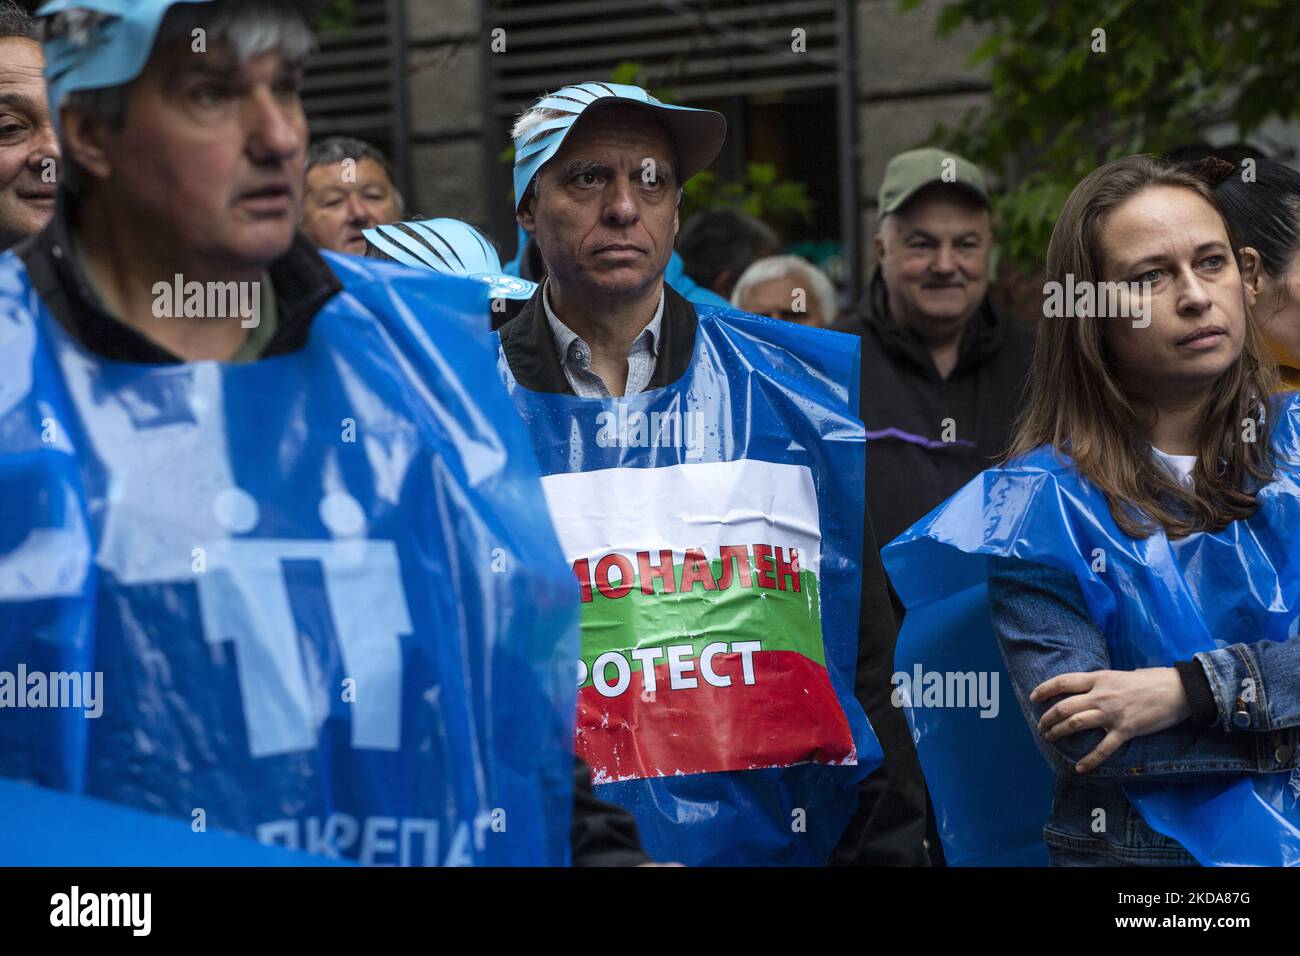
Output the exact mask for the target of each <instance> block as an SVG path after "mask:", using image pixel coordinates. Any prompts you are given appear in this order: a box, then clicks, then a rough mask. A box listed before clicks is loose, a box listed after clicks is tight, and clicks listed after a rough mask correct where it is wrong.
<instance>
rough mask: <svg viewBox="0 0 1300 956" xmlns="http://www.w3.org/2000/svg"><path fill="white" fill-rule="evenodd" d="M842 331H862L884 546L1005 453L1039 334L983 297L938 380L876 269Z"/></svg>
mask: <svg viewBox="0 0 1300 956" xmlns="http://www.w3.org/2000/svg"><path fill="white" fill-rule="evenodd" d="M836 328H838V329H840V330H841V331H844V332H855V333H857V334H858V335H860V336H861V337H862V421H863V423H864V424H865V425H866V426H867V441H868V445H867V509H868V511H870V513H871V521H872V523H873V524H874V525H875V529H876V534H877V535H878V540H879V542H880V544H881V546H882V547H883V546H884V545H886V544H888V543H889V542H890V541H892V540H893V539H894V538H896V537H898V536H899V535H900V534H902V533H903V532H904V531H906V530H907V529H908V528H910V527H911V526H912V525H913V524H914V523H916V522H917V521H918V520H920V519H921V518H923V517H925V516H926V515H927V514H929V513H930V512H931V511H932V510H934V509H935V508H936V507H938V506H939V505H940V504H942V503H943V502H944V501H945V500H947V498H948V497H949V496H950V495H952V493H953V492H955V491H956V490H957V489H958V488H960V487H961V486H962V485H964V484H966V482H968V481H970V480H971V479H972V478H974V477H975V476H976V475H978V474H979V473H980V472H981V471H983V470H984V469H985V468H988V467H990V466H991V465H993V464H994V462H995V460H996V459H997V458H998V456H1000V455H1001V454H1002V453H1003V452H1004V451H1006V448H1007V445H1008V444H1009V442H1010V438H1011V427H1012V422H1013V420H1014V418H1015V415H1016V413H1017V412H1018V411H1019V409H1020V404H1021V389H1022V388H1023V385H1024V380H1025V377H1026V375H1027V373H1028V371H1029V357H1030V354H1031V352H1032V350H1033V332H1032V330H1031V329H1029V328H1028V327H1027V326H1024V325H1021V324H1020V323H1018V322H1016V321H1014V320H1012V319H1009V318H1005V317H1003V316H999V315H998V314H997V312H996V311H994V309H993V306H992V304H991V303H990V302H989V300H988V298H987V297H986V298H985V299H984V301H983V302H982V303H981V304H980V307H979V310H978V311H977V312H976V313H975V314H974V315H973V316H972V317H971V318H970V321H968V322H967V323H966V330H965V332H964V333H963V335H962V340H961V345H960V347H959V351H958V355H957V364H956V365H955V366H954V367H953V370H952V372H951V374H949V376H948V377H947V378H946V379H944V378H940V377H939V373H938V371H937V370H936V369H935V367H934V361H933V359H931V358H930V351H929V349H928V348H927V347H926V344H925V342H924V341H923V340H922V339H921V338H920V337H919V336H918V335H916V334H915V333H913V332H910V331H908V330H907V329H903V328H900V327H899V326H898V325H897V324H896V323H895V322H894V320H893V319H892V318H891V317H890V314H889V303H888V299H887V296H886V293H885V283H884V281H883V280H882V279H881V278H880V273H879V271H877V272H876V274H875V275H874V276H872V279H871V288H870V289H869V290H868V292H867V295H866V298H865V299H864V300H863V302H862V305H861V306H859V308H858V309H857V310H856V311H855V312H852V313H850V314H849V315H847V316H845V317H844V318H843V319H841V320H840V322H839V323H837V324H836ZM946 419H951V424H952V428H951V430H950V432H949V434H947V435H945V425H946V424H947V423H946V422H945V420H946ZM945 439H952V440H945Z"/></svg>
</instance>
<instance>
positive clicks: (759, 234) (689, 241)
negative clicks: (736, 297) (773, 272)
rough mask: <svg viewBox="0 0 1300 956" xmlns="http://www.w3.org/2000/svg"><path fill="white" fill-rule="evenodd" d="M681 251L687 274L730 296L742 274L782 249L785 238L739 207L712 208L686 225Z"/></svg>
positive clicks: (713, 289)
mask: <svg viewBox="0 0 1300 956" xmlns="http://www.w3.org/2000/svg"><path fill="white" fill-rule="evenodd" d="M677 251H678V252H679V253H680V254H681V257H682V261H683V265H684V268H685V273H686V275H688V276H690V278H691V279H693V280H695V281H696V282H697V283H699V284H700V285H701V286H703V287H704V288H706V289H709V290H710V291H712V292H715V293H717V294H718V295H720V296H721V297H722V298H723V299H730V298H731V292H732V290H733V289H734V288H735V287H736V280H737V279H739V278H740V274H741V273H742V272H744V271H745V270H746V269H747V268H749V264H750V263H751V262H753V261H754V260H755V259H762V258H765V257H766V256H774V255H776V254H777V253H778V252H780V251H781V240H780V239H779V238H778V237H777V234H776V233H775V232H773V231H772V229H771V228H770V227H768V226H767V225H765V224H764V223H762V222H759V220H757V219H755V218H754V217H753V216H751V215H749V214H748V213H744V212H741V211H740V210H739V209H710V210H709V211H708V212H701V213H697V214H696V215H694V216H692V217H691V218H690V220H688V221H687V222H686V224H685V225H684V226H682V231H681V234H680V235H679V236H678V237H677Z"/></svg>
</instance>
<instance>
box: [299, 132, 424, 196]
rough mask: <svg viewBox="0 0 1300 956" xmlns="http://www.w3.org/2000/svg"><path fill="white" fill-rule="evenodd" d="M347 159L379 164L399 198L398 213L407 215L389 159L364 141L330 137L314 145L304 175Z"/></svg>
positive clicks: (308, 151)
mask: <svg viewBox="0 0 1300 956" xmlns="http://www.w3.org/2000/svg"><path fill="white" fill-rule="evenodd" d="M345 159H351V160H355V161H356V162H358V163H359V162H361V160H363V159H371V160H374V161H375V162H376V163H378V164H379V165H380V166H381V167H382V168H383V170H384V175H385V176H387V177H388V182H389V184H390V185H391V186H392V187H393V194H394V195H395V196H396V197H397V211H398V212H399V213H402V214H405V212H406V200H405V199H404V198H403V197H402V190H401V189H399V188H398V186H397V176H396V175H395V174H394V173H393V167H392V166H391V165H390V164H389V162H388V157H386V156H385V155H384V154H383V153H381V152H380V151H379V150H378V149H376V148H375V147H373V146H371V145H370V144H369V143H367V142H366V141H365V140H363V139H356V138H355V137H352V136H329V137H326V138H325V139H323V140H321V141H320V142H319V143H314V144H312V147H311V149H309V150H307V168H306V169H305V170H304V174H306V173H309V172H311V171H312V170H313V169H315V168H316V167H317V166H332V165H333V164H334V163H341V162H343V161H344V160H345Z"/></svg>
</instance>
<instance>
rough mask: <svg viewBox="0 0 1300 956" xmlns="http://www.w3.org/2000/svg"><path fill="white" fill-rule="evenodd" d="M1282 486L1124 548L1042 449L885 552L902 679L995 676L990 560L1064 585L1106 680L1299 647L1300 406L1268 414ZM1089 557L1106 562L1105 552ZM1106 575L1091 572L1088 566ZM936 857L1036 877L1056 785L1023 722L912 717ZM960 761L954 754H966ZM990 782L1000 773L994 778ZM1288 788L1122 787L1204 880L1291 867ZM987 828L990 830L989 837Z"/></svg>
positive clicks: (1253, 780)
mask: <svg viewBox="0 0 1300 956" xmlns="http://www.w3.org/2000/svg"><path fill="white" fill-rule="evenodd" d="M1270 414H1272V415H1274V416H1275V424H1274V429H1273V439H1272V440H1273V443H1274V447H1275V448H1276V450H1277V452H1278V454H1279V457H1280V462H1279V467H1278V471H1277V477H1276V480H1274V481H1273V482H1271V483H1270V484H1268V485H1267V486H1266V487H1265V488H1264V489H1263V490H1262V491H1261V492H1260V494H1259V502H1260V507H1259V510H1258V512H1257V513H1256V514H1255V515H1253V516H1252V517H1251V518H1249V519H1247V520H1244V521H1237V522H1234V523H1233V524H1231V525H1229V526H1228V527H1227V528H1225V529H1224V530H1223V531H1221V532H1218V533H1214V534H1210V533H1198V534H1192V535H1189V536H1187V537H1186V538H1182V539H1180V540H1177V541H1171V540H1169V539H1168V538H1167V537H1166V536H1165V535H1164V534H1163V533H1157V534H1155V535H1152V536H1151V537H1149V538H1146V539H1143V540H1135V539H1133V538H1130V537H1128V536H1127V535H1125V534H1124V533H1123V532H1121V531H1120V529H1119V528H1118V526H1117V525H1116V524H1115V523H1114V521H1113V519H1112V518H1111V516H1110V512H1109V509H1108V508H1107V504H1106V500H1105V498H1104V496H1103V495H1102V494H1101V493H1100V492H1099V491H1098V490H1097V489H1096V488H1095V487H1094V486H1092V485H1091V484H1089V483H1088V482H1086V481H1084V480H1082V479H1081V478H1080V477H1079V475H1078V473H1077V472H1076V471H1075V470H1074V469H1073V467H1072V466H1070V465H1069V464H1068V463H1067V462H1064V461H1061V460H1059V459H1057V458H1055V457H1054V456H1053V454H1052V453H1051V451H1050V450H1049V449H1039V450H1037V451H1035V452H1032V453H1030V454H1029V455H1027V456H1025V457H1023V458H1020V459H1018V460H1016V461H1015V462H1011V463H1009V464H1008V465H1007V466H1005V467H1003V468H993V469H989V470H988V471H985V472H984V473H983V474H981V475H979V476H977V477H976V478H975V479H973V480H972V481H971V482H970V483H969V484H967V485H966V486H965V487H964V488H962V489H961V490H960V491H958V492H957V493H956V494H955V495H953V497H952V498H950V499H949V500H948V501H947V502H946V503H944V504H943V505H941V506H940V507H939V508H937V509H936V510H935V511H933V512H931V514H929V515H928V516H926V517H925V518H923V519H922V520H921V521H919V522H918V523H917V524H916V525H914V526H913V527H912V528H910V529H909V530H908V531H906V532H905V533H904V534H902V535H900V536H899V538H897V539H896V540H895V541H894V542H892V543H891V544H889V545H888V546H887V547H886V548H885V551H884V560H885V566H886V569H887V570H888V571H889V574H890V578H891V580H892V581H893V583H894V587H895V589H896V590H897V591H898V593H899V596H900V597H901V598H902V599H903V601H904V603H905V604H906V605H907V607H908V615H907V619H906V621H905V623H904V627H903V633H902V634H901V635H900V639H899V647H898V651H897V654H896V668H897V670H898V671H902V672H907V673H911V672H912V670H913V668H914V667H915V666H916V665H917V664H918V663H920V664H921V665H922V666H923V667H924V668H925V669H926V670H932V669H933V670H945V669H950V670H979V669H989V668H993V667H996V668H997V671H996V672H997V674H998V677H999V680H1000V681H1001V684H1002V686H1003V687H1005V688H1010V686H1011V685H1010V682H1009V680H1008V678H1007V675H1006V673H1005V672H1004V671H1003V670H1002V668H1001V666H1000V663H999V662H998V654H997V650H996V645H995V643H994V641H995V638H994V636H993V633H992V628H991V626H990V623H989V620H988V613H987V610H983V611H981V610H980V602H981V601H982V600H983V593H982V589H983V586H984V581H985V565H986V563H987V559H988V557H989V556H993V555H1000V556H1012V557H1017V558H1022V559H1024V560H1027V561H1034V562H1037V563H1040V564H1044V565H1047V566H1050V567H1053V568H1057V569H1059V570H1064V571H1068V572H1070V573H1072V574H1074V575H1075V577H1076V578H1077V580H1078V581H1079V584H1080V587H1081V589H1082V591H1083V595H1084V598H1085V600H1086V602H1087V606H1088V609H1089V611H1090V613H1091V614H1092V617H1093V620H1094V621H1095V622H1096V623H1097V624H1098V626H1099V627H1100V628H1101V630H1102V632H1103V633H1104V634H1105V636H1106V641H1107V645H1108V649H1109V652H1110V656H1111V662H1112V666H1114V667H1115V668H1117V669H1122V670H1131V669H1136V668H1140V667H1161V666H1170V665H1171V664H1173V662H1174V661H1177V660H1187V659H1189V658H1191V657H1192V655H1194V654H1195V653H1197V652H1200V651H1209V650H1214V649H1216V648H1223V647H1227V646H1230V645H1232V644H1238V643H1251V642H1254V641H1261V640H1269V641H1283V640H1287V639H1290V638H1294V637H1295V622H1296V620H1297V618H1300V544H1298V539H1297V537H1296V532H1297V529H1300V396H1294V395H1292V396H1289V397H1285V398H1279V399H1276V400H1275V401H1274V403H1273V405H1272V407H1271V409H1270ZM1098 549H1099V550H1098ZM1097 554H1103V555H1104V556H1105V560H1106V563H1105V568H1104V571H1102V570H1100V565H1097V567H1098V570H1094V563H1095V561H1096V555H1097ZM909 719H910V720H911V721H912V722H913V726H914V734H915V737H916V742H917V749H918V751H919V753H920V755H921V761H922V765H923V767H924V769H925V771H926V778H927V782H928V783H929V786H930V792H931V796H932V798H933V800H934V802H935V809H936V814H937V817H938V819H939V823H940V830H941V836H942V838H943V842H944V850H945V853H946V854H947V855H948V859H949V861H950V862H952V863H954V864H956V865H979V864H1003V865H1014V864H1021V863H1039V862H1042V863H1045V862H1046V856H1045V853H1043V854H1042V855H1041V856H1040V855H1039V854H1040V852H1041V851H1040V849H1039V848H1040V847H1041V841H1042V837H1041V829H1042V826H1043V825H1044V824H1045V823H1046V822H1047V820H1048V818H1049V816H1050V813H1051V790H1050V783H1051V773H1050V771H1049V770H1048V768H1047V765H1046V764H1045V762H1044V761H1043V759H1042V757H1041V755H1039V754H1038V751H1037V749H1036V747H1035V744H1034V742H1033V738H1032V735H1031V734H1030V730H1029V728H1028V726H1027V725H1026V724H1025V722H1024V719H1023V716H1022V715H1021V714H1020V713H1019V710H1018V708H1010V707H1004V708H1002V713H1001V714H1000V715H999V716H998V718H997V719H996V720H981V719H978V718H977V717H975V716H974V715H972V713H971V712H969V711H965V712H963V711H962V710H959V709H956V708H940V709H927V708H924V707H921V708H914V709H910V711H909ZM963 754H964V757H963V756H960V755H963ZM991 767H996V768H997V772H996V773H992V772H989V768H991ZM1290 777H1291V775H1290V774H1287V773H1272V774H1263V773H1261V774H1250V775H1246V774H1238V775H1225V776H1224V777H1222V778H1218V779H1215V780H1211V781H1207V782H1198V783H1195V784H1185V783H1168V784H1144V785H1142V786H1141V787H1138V786H1130V787H1126V793H1127V795H1128V797H1129V799H1130V800H1132V801H1133V803H1134V804H1135V805H1136V806H1137V808H1138V810H1139V811H1140V812H1141V813H1142V816H1143V818H1144V819H1145V820H1146V821H1147V823H1148V824H1150V825H1151V826H1152V827H1153V828H1154V829H1156V830H1157V831H1159V832H1161V833H1164V834H1166V835H1168V836H1171V837H1173V838H1175V839H1176V840H1178V841H1179V842H1180V843H1182V844H1183V845H1184V846H1185V847H1186V848H1187V849H1188V851H1189V852H1190V853H1191V854H1192V855H1193V856H1195V857H1196V859H1197V860H1198V861H1200V862H1201V863H1203V864H1206V865H1294V864H1296V863H1300V809H1298V808H1297V806H1296V800H1295V797H1294V794H1293V793H1291V792H1290V790H1289V788H1288V786H1287V784H1288V781H1289V779H1290ZM990 820H994V821H996V822H995V824H994V825H990Z"/></svg>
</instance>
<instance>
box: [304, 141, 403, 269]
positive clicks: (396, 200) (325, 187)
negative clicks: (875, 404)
mask: <svg viewBox="0 0 1300 956" xmlns="http://www.w3.org/2000/svg"><path fill="white" fill-rule="evenodd" d="M405 206H406V204H405V201H404V200H403V198H402V194H401V192H400V191H399V190H398V188H397V178H396V177H395V176H394V175H393V169H392V167H391V166H390V165H389V164H388V160H387V159H385V158H384V154H383V153H381V152H380V151H379V150H377V149H375V147H373V146H371V145H370V144H369V143H366V142H364V141H362V140H359V139H353V138H352V137H350V136H331V137H329V138H328V139H324V140H321V141H320V142H319V143H317V144H316V145H314V146H313V147H312V148H311V149H310V150H308V152H307V192H306V195H305V196H304V198H303V210H302V231H303V234H304V235H306V236H307V238H308V239H310V240H311V241H312V242H314V243H316V245H317V246H319V247H320V248H322V249H330V250H332V251H334V252H347V253H351V254H352V255H354V256H361V255H365V253H366V238H365V236H363V235H362V233H363V232H365V230H367V229H371V228H374V227H375V226H386V225H388V224H389V223H394V222H398V221H399V220H400V219H401V218H402V213H403V212H404V211H405Z"/></svg>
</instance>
